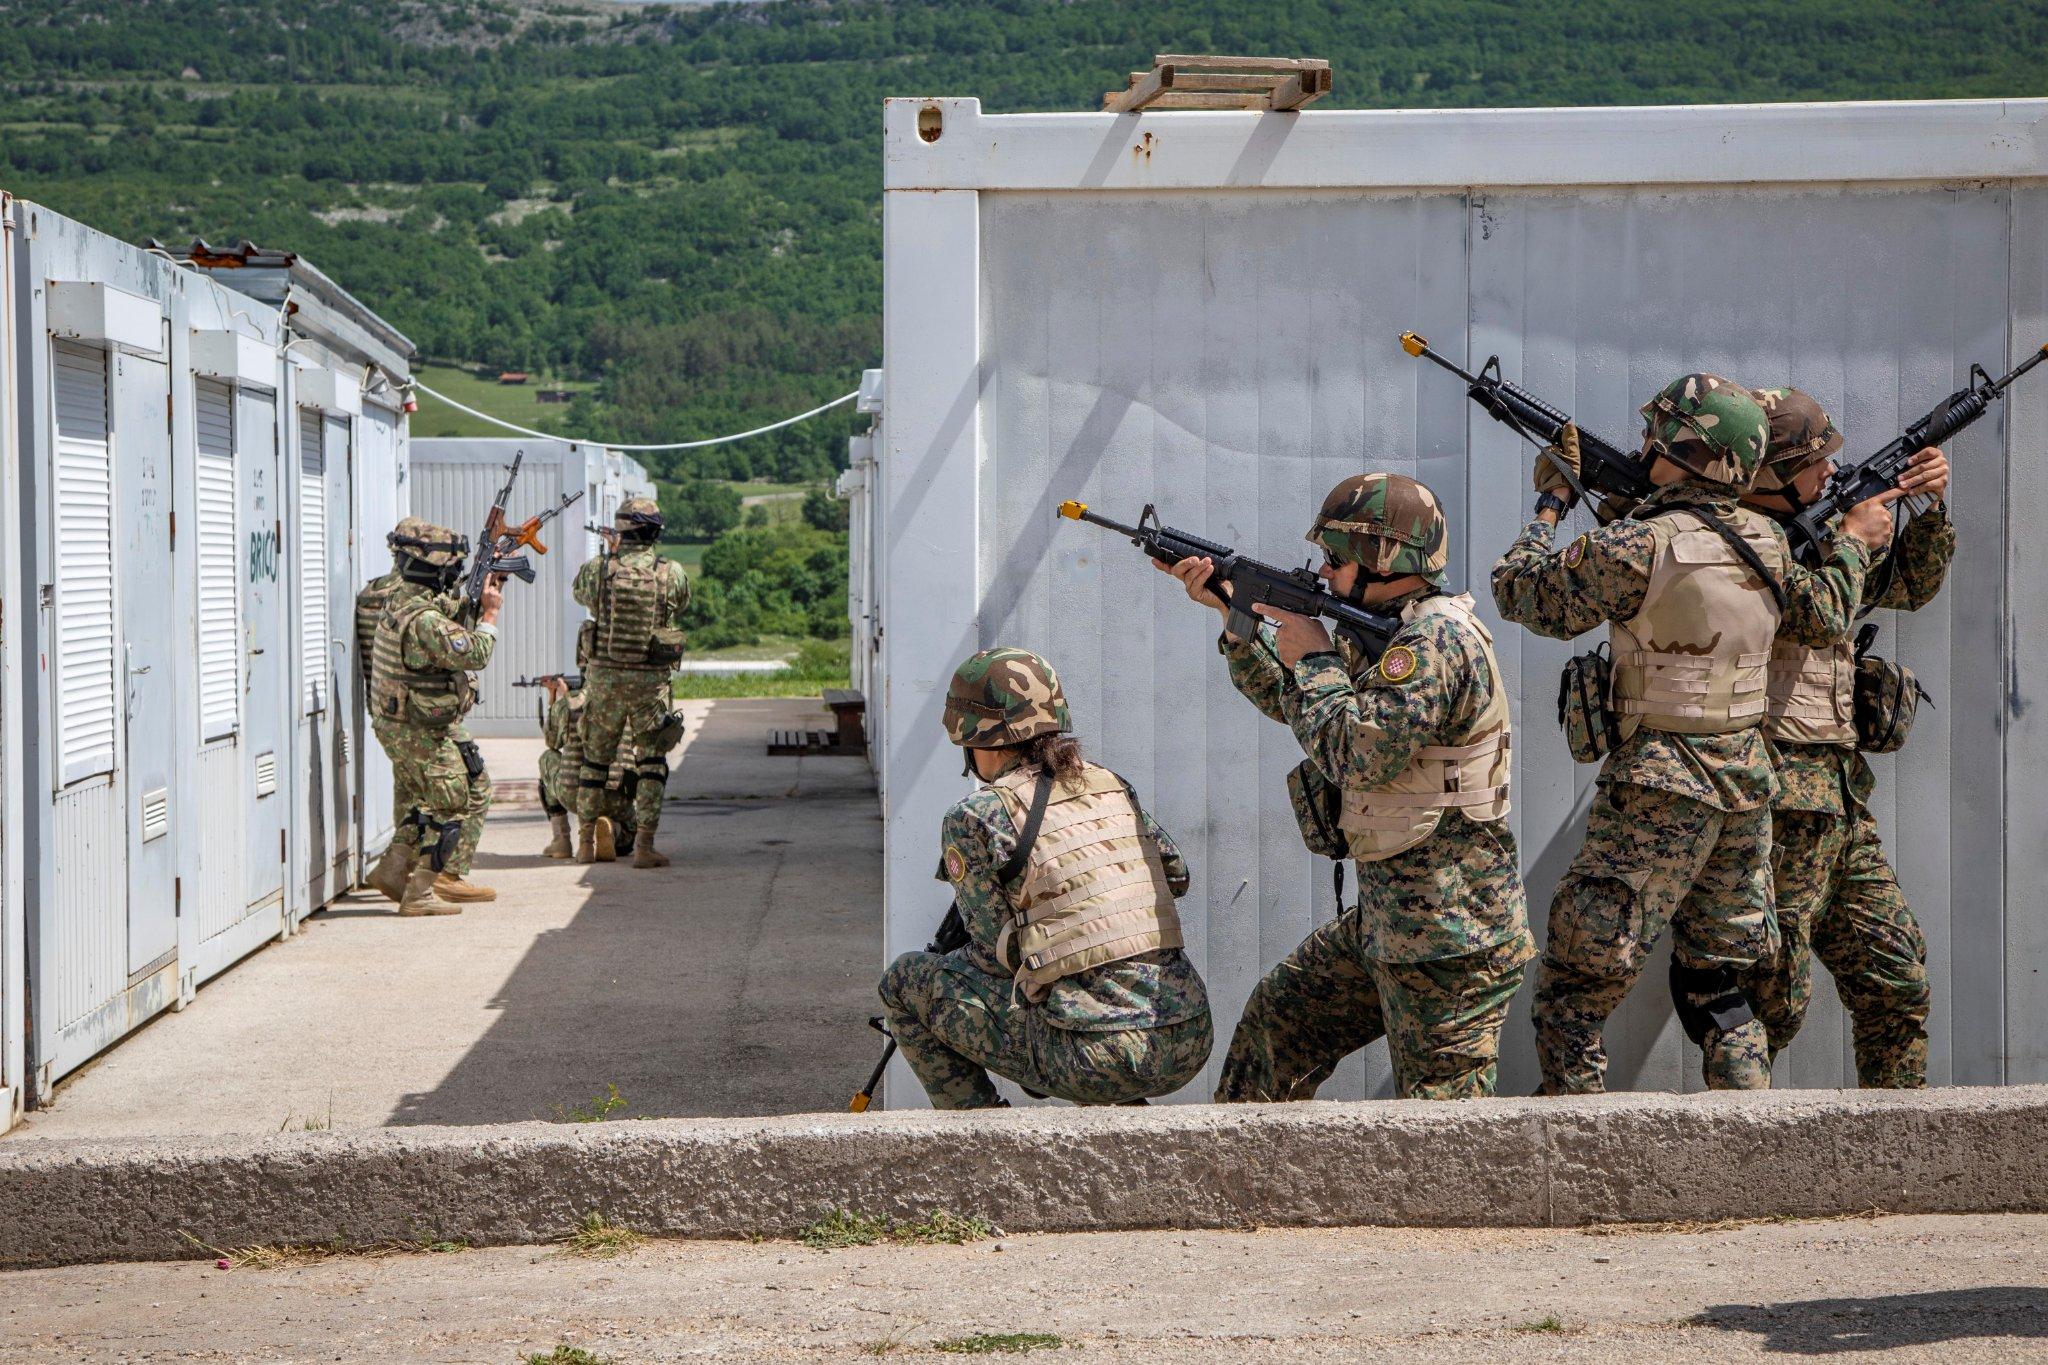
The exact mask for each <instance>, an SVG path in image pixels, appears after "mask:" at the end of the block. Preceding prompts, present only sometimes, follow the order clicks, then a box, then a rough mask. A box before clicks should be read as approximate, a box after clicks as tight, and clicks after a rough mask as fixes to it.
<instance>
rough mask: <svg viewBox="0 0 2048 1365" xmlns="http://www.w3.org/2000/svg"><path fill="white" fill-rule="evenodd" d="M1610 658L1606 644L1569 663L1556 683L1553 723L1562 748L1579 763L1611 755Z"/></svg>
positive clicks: (1612, 749)
mask: <svg viewBox="0 0 2048 1365" xmlns="http://www.w3.org/2000/svg"><path fill="white" fill-rule="evenodd" d="M1613 683H1614V655H1613V653H1612V651H1610V650H1609V649H1608V647H1607V646H1606V644H1604V643H1603V644H1601V645H1600V647H1599V648H1597V649H1590V650H1588V651H1586V652H1585V653H1584V654H1580V655H1577V656H1575V657H1574V658H1572V659H1571V661H1570V662H1568V663H1566V664H1565V666H1564V672H1563V674H1561V675H1560V676H1559V678H1558V680H1557V723H1558V724H1559V725H1561V726H1563V727H1564V744H1565V748H1567V749H1569V750H1570V751H1571V755H1572V757H1573V758H1574V759H1577V760H1578V761H1579V762H1581V763H1598V762H1599V761H1600V760H1601V759H1603V758H1605V757H1607V755H1608V754H1610V753H1612V752H1613V751H1614V740H1615V724H1614V708H1613V706H1612V705H1611V704H1610V703H1609V701H1608V696H1609V694H1610V690H1611V688H1612V687H1613Z"/></svg>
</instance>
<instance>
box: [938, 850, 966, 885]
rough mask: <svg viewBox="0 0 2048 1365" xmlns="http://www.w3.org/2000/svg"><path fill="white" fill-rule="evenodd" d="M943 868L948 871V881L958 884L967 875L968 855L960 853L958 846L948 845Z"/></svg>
mask: <svg viewBox="0 0 2048 1365" xmlns="http://www.w3.org/2000/svg"><path fill="white" fill-rule="evenodd" d="M943 866H944V867H945V869H946V880H947V881H949V882H957V881H959V880H960V879H961V878H962V877H964V876H966V875H967V855H966V854H964V853H962V852H961V851H960V849H959V847H958V845H955V844H947V845H946V856H945V858H944V860H943Z"/></svg>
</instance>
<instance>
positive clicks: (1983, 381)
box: [1783, 344, 2048, 564]
mask: <svg viewBox="0 0 2048 1365" xmlns="http://www.w3.org/2000/svg"><path fill="white" fill-rule="evenodd" d="M2043 360H2048V344H2044V345H2043V346H2042V347H2041V349H2040V350H2038V351H2036V352H2034V353H2033V354H2032V355H2030V356H2028V357H2027V358H2026V359H2025V360H2022V361H2021V362H2020V363H2019V364H2017V365H2015V366H2014V367H2013V369H2012V373H2010V374H2008V375H2006V376H2005V377H2004V378H2003V379H1993V378H1992V377H1991V376H1990V375H1989V374H1986V373H1985V371H1984V367H1983V366H1982V365H1976V364H1973V365H1971V366H1970V380H1969V382H1968V383H1967V384H1965V385H1963V387H1961V388H1960V389H1957V390H1956V391H1955V392H1954V393H1952V394H1950V395H1949V396H1948V397H1946V398H1944V399H1942V400H1941V401H1940V402H1939V403H1936V404H1935V405H1934V407H1933V409H1932V410H1931V411H1929V412H1928V414H1927V415H1926V416H1925V417H1922V418H1921V419H1920V420H1919V421H1917V422H1915V423H1913V424H1912V425H1911V426H1909V427H1907V428H1906V429H1905V430H1904V431H1903V432H1901V433H1899V434H1898V435H1897V436H1894V437H1893V438H1892V440H1891V444H1889V445H1887V446H1886V447H1885V448H1884V449H1882V450H1880V451H1878V452H1877V453H1876V454H1875V455H1872V456H1870V457H1869V458H1868V459H1865V460H1864V461H1862V462H1861V463H1860V464H1855V465H1851V466H1850V467H1849V468H1847V469H1838V470H1836V471H1835V475H1834V477H1833V478H1831V479H1830V480H1828V487H1827V491H1826V492H1825V493H1823V494H1821V496H1820V497H1819V498H1818V499H1816V500H1815V501H1814V503H1813V505H1812V506H1810V507H1808V508H1806V510H1804V511H1802V512H1801V513H1799V515H1797V516H1795V517H1793V518H1791V519H1790V520H1789V521H1786V522H1784V523H1783V525H1784V527H1785V532H1786V534H1787V535H1788V536H1789V537H1790V538H1791V541H1792V550H1793V553H1794V554H1796V555H1798V556H1799V558H1800V559H1801V560H1802V562H1804V563H1807V564H1817V563H1819V562H1820V546H1821V542H1822V541H1823V540H1825V539H1827V534H1828V531H1829V529H1830V528H1831V527H1832V526H1833V524H1834V522H1835V519H1836V518H1838V517H1840V516H1841V515H1842V513H1844V512H1846V511H1848V510H1849V509H1850V508H1851V507H1854V506H1855V505H1856V504H1857V503H1859V502H1867V501H1869V500H1870V499H1871V498H1874V497H1877V496H1878V495H1879V494H1881V493H1886V492H1889V491H1890V490H1892V489H1894V488H1897V487H1898V486H1899V480H1900V479H1902V478H1903V477H1905V473H1906V466H1907V465H1908V464H1910V463H1911V462H1912V459H1913V457H1914V456H1915V455H1917V454H1919V453H1920V452H1921V451H1922V450H1924V449H1926V448H1927V447H1928V446H1938V445H1941V444H1942V443H1943V442H1945V441H1947V440H1948V439H1949V437H1951V436H1954V435H1955V434H1956V433H1957V432H1959V431H1961V430H1962V429H1963V428H1964V427H1967V426H1969V425H1970V423H1972V422H1974V421H1976V420H1977V419H1978V418H1979V417H1982V416H1983V415H1984V414H1985V412H1986V411H1988V410H1989V409H1990V407H1991V405H1992V404H1993V403H1995V402H1997V401H1998V400H1999V399H2001V398H2003V397H2005V391H2006V390H2007V389H2009V388H2011V387H2012V385H2013V381H2014V380H2016V379H2018V378H2019V377H2020V376H2021V375H2023V374H2025V373H2026V372H2027V371H2028V370H2031V369H2033V368H2034V367H2035V366H2036V365H2038V364H2040V363H2041V362H2042V361H2043ZM1906 502H1907V504H1908V508H1907V510H1908V511H1910V512H1912V513H1914V514H1915V515H1917V514H1919V513H1920V512H1923V511H1925V510H1926V505H1925V504H1924V503H1923V502H1922V501H1921V495H1920V494H1915V495H1913V497H1911V498H1908V499H1906Z"/></svg>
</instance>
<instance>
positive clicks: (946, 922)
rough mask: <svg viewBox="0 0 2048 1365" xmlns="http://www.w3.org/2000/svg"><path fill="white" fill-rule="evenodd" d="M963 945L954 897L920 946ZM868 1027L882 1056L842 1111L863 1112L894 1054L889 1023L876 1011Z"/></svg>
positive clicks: (940, 949)
mask: <svg viewBox="0 0 2048 1365" xmlns="http://www.w3.org/2000/svg"><path fill="white" fill-rule="evenodd" d="M966 946H967V925H966V922H965V921H963V920H962V919H961V918H960V902H958V901H954V902H953V903H952V904H951V905H949V906H947V907H946V914H945V917H944V918H943V919H941V920H940V921H939V932H938V933H936V934H934V935H933V936H932V941H931V942H930V943H927V944H926V945H925V947H924V950H925V951H926V952H928V953H952V952H958V951H959V950H960V949H962V948H965V947H966ZM868 1027H869V1028H871V1029H873V1030H874V1031H875V1032H877V1033H879V1034H881V1035H882V1036H883V1037H884V1038H887V1039H888V1040H889V1041H888V1043H886V1044H885V1045H884V1046H883V1048H882V1060H881V1061H879V1062H876V1063H875V1069H874V1070H873V1071H871V1072H869V1073H868V1083H867V1084H866V1085H864V1086H862V1087H861V1088H860V1089H859V1090H856V1091H855V1092H854V1095H853V1098H852V1099H850V1100H848V1101H847V1102H846V1111H847V1112H848V1113H849V1114H865V1113H866V1112H867V1110H868V1106H869V1105H870V1104H872V1103H874V1099H875V1087H876V1086H878V1085H880V1084H881V1083H882V1073H883V1072H884V1071H887V1070H888V1069H889V1059H890V1058H891V1057H894V1056H895V1055H896V1035H895V1034H893V1033H891V1032H889V1026H888V1025H887V1024H885V1023H883V1022H882V1016H881V1015H879V1014H877V1015H874V1016H872V1017H870V1018H869V1020H868Z"/></svg>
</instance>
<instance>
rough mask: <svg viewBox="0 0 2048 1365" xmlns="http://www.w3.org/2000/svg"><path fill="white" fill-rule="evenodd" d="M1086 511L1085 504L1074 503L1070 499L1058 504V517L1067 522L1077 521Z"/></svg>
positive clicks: (1086, 506) (1086, 505)
mask: <svg viewBox="0 0 2048 1365" xmlns="http://www.w3.org/2000/svg"><path fill="white" fill-rule="evenodd" d="M1087 511H1088V504H1087V503H1085V502H1074V501H1072V500H1071V499H1070V500H1068V501H1066V502H1063V503H1061V504H1060V515H1061V516H1063V517H1065V518H1066V519H1067V520H1068V521H1079V520H1080V519H1081V518H1082V517H1083V516H1084V515H1085V514H1086V513H1087Z"/></svg>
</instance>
